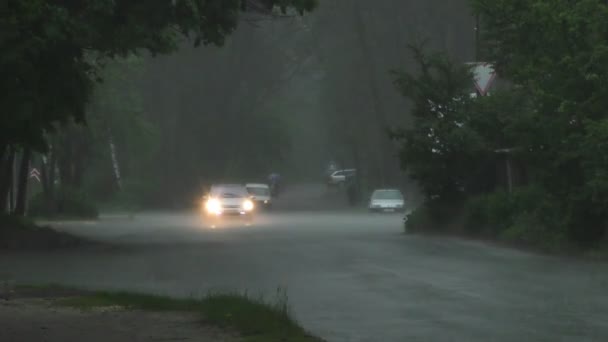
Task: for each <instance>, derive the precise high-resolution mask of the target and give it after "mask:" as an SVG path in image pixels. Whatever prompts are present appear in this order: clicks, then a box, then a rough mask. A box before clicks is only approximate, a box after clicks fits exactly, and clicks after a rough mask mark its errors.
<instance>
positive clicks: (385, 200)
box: [369, 189, 405, 212]
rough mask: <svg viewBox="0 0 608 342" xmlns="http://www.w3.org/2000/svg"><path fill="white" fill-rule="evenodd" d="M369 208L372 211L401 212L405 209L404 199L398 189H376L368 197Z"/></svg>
mask: <svg viewBox="0 0 608 342" xmlns="http://www.w3.org/2000/svg"><path fill="white" fill-rule="evenodd" d="M369 210H370V211H372V212H403V211H405V199H404V198H403V194H402V193H401V191H400V190H397V189H378V190H375V191H374V192H373V193H372V195H371V197H370V200H369Z"/></svg>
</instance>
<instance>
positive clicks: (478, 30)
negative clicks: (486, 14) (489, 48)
mask: <svg viewBox="0 0 608 342" xmlns="http://www.w3.org/2000/svg"><path fill="white" fill-rule="evenodd" d="M480 26H481V23H480V19H479V13H475V61H476V62H479V57H480V50H481V48H480V44H481V41H480V35H481V27H480Z"/></svg>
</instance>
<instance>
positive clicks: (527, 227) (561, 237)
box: [500, 211, 568, 252]
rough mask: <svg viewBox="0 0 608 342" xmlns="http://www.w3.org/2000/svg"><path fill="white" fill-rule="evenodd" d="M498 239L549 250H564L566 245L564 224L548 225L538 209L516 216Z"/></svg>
mask: <svg viewBox="0 0 608 342" xmlns="http://www.w3.org/2000/svg"><path fill="white" fill-rule="evenodd" d="M500 239H501V240H504V241H507V242H510V243H515V244H521V245H524V246H531V247H536V248H540V249H541V250H544V251H549V252H553V251H560V250H564V249H565V248H567V245H568V243H567V234H566V231H565V229H564V225H556V226H553V227H550V226H548V225H547V223H546V222H543V217H541V216H540V215H539V212H538V211H537V212H535V213H525V214H519V215H518V216H516V217H515V218H514V223H513V224H512V225H511V226H510V227H509V228H507V229H506V230H504V231H503V232H502V233H501V235H500Z"/></svg>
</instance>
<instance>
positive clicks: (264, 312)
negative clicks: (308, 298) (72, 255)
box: [57, 291, 322, 342]
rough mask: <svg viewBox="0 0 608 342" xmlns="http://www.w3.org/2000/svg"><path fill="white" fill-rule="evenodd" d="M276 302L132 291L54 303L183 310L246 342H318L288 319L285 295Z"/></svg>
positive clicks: (233, 296)
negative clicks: (186, 297)
mask: <svg viewBox="0 0 608 342" xmlns="http://www.w3.org/2000/svg"><path fill="white" fill-rule="evenodd" d="M277 293H278V297H277V301H276V303H268V302H267V301H265V300H264V299H263V298H259V299H254V298H251V297H250V296H248V295H247V294H236V293H235V294H211V295H209V296H207V297H205V298H202V299H193V298H191V299H175V298H169V297H164V296H157V295H145V294H137V293H131V292H92V293H87V294H79V295H75V296H70V297H67V298H63V299H59V300H57V304H59V305H62V306H68V307H73V308H78V309H82V310H87V309H93V308H101V307H115V306H119V307H124V308H126V309H130V310H144V311H157V312H163V311H173V312H175V311H186V312H193V313H197V314H200V315H201V317H202V318H203V320H204V322H207V323H210V324H212V325H215V326H218V327H221V328H224V329H232V330H235V331H237V332H238V333H239V334H240V335H241V336H242V337H243V341H246V342H262V341H266V342H272V341H289V342H321V341H322V340H321V339H319V338H317V337H314V336H311V335H310V334H308V333H307V332H306V331H305V330H304V329H303V328H302V327H301V326H299V325H298V323H297V322H296V321H295V320H294V319H293V318H292V317H291V315H290V314H289V311H288V305H287V296H286V294H285V293H284V292H281V291H278V292H277Z"/></svg>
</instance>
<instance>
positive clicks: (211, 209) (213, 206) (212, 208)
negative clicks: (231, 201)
mask: <svg viewBox="0 0 608 342" xmlns="http://www.w3.org/2000/svg"><path fill="white" fill-rule="evenodd" d="M205 209H207V212H208V213H210V214H216V215H218V214H221V212H222V204H221V203H220V201H218V200H217V199H215V198H211V199H209V200H208V201H207V203H205Z"/></svg>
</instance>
